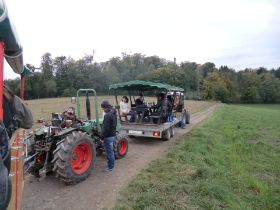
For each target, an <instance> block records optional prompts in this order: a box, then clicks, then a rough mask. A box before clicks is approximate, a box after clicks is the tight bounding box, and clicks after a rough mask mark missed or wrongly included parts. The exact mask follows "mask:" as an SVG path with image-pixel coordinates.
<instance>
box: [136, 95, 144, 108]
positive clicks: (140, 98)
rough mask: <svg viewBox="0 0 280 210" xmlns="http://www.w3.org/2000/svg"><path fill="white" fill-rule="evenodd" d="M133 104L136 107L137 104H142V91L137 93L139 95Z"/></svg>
mask: <svg viewBox="0 0 280 210" xmlns="http://www.w3.org/2000/svg"><path fill="white" fill-rule="evenodd" d="M135 105H136V107H137V106H138V107H140V106H142V105H144V95H143V93H140V94H139V97H138V98H137V99H136V100H135Z"/></svg>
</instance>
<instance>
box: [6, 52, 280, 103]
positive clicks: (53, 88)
mask: <svg viewBox="0 0 280 210" xmlns="http://www.w3.org/2000/svg"><path fill="white" fill-rule="evenodd" d="M27 66H28V67H29V68H30V69H31V71H32V72H33V74H32V75H31V76H29V77H27V78H26V79H25V99H39V98H51V97H66V96H74V95H76V91H77V90H78V89H79V88H94V89H95V90H96V91H97V93H98V95H102V94H112V93H110V92H109V88H108V87H109V85H110V84H113V83H118V82H125V81H129V80H136V79H138V80H146V81H151V82H161V83H168V84H171V85H174V86H178V87H182V88H184V90H185V95H186V98H188V99H205V100H219V101H222V102H231V103H277V102H280V67H279V68H277V69H266V68H264V67H260V68H257V69H250V68H247V69H244V70H241V71H238V72H237V71H235V70H234V69H232V68H229V67H227V66H221V67H219V68H217V67H216V66H215V64H214V63H212V62H206V63H204V64H198V63H195V62H189V61H186V62H181V63H180V64H177V63H175V62H171V61H167V60H165V59H163V58H160V57H158V56H145V55H143V54H141V53H135V54H126V53H123V54H122V56H121V57H112V58H111V59H109V60H108V61H106V62H100V63H98V62H94V59H93V56H92V55H86V56H84V57H83V58H81V59H79V60H75V59H73V58H71V57H66V56H58V57H55V58H52V56H51V54H50V53H45V54H44V55H43V56H42V59H41V65H40V71H36V68H35V67H34V66H33V65H32V64H28V65H27ZM5 84H7V85H8V86H9V87H10V88H11V89H12V90H13V91H14V93H16V94H18V93H19V88H20V79H19V78H17V79H13V80H11V79H10V80H5Z"/></svg>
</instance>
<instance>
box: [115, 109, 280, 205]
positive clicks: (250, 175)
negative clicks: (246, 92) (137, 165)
mask: <svg viewBox="0 0 280 210" xmlns="http://www.w3.org/2000/svg"><path fill="white" fill-rule="evenodd" d="M279 125H280V105H250V106H245V105H242V106H239V105H221V106H220V108H219V109H218V111H217V112H215V113H214V114H213V116H212V117H210V118H209V119H207V120H206V121H205V122H204V123H203V124H202V125H201V126H200V127H198V128H196V129H194V130H193V131H192V132H191V133H190V134H188V135H186V136H185V137H183V139H182V140H181V141H179V143H178V144H177V145H176V146H175V147H174V148H173V149H171V150H170V151H169V152H168V154H167V155H166V157H165V158H163V159H159V160H157V161H154V162H152V163H151V164H150V166H149V167H148V168H147V169H146V170H143V171H142V173H141V174H140V175H138V176H137V177H136V178H135V179H134V180H133V181H132V182H131V183H130V184H129V186H128V187H127V188H126V189H124V190H123V192H122V193H121V195H120V198H119V200H118V202H117V204H116V206H115V208H114V209H115V210H120V209H139V210H140V209H168V210H169V209H260V210H269V209H270V210H272V209H275V210H279V209H280V128H279Z"/></svg>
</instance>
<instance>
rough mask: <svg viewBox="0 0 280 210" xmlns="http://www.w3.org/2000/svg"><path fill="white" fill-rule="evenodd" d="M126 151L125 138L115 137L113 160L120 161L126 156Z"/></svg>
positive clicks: (126, 142)
mask: <svg viewBox="0 0 280 210" xmlns="http://www.w3.org/2000/svg"><path fill="white" fill-rule="evenodd" d="M127 151H128V141H127V138H126V137H125V136H120V135H117V137H116V140H115V143H114V152H115V158H116V159H121V158H123V157H124V156H126V154H127Z"/></svg>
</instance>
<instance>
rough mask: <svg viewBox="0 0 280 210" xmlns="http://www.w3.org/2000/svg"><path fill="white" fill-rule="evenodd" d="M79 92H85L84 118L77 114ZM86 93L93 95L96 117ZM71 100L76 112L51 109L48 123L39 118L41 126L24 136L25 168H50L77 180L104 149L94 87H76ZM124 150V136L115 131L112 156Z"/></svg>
mask: <svg viewBox="0 0 280 210" xmlns="http://www.w3.org/2000/svg"><path fill="white" fill-rule="evenodd" d="M81 94H85V96H86V115H87V119H86V120H82V119H81V118H80V116H81V110H80V95H81ZM89 95H91V96H93V103H94V109H95V117H96V119H92V118H91V110H90V108H91V107H90V97H89ZM71 101H72V102H74V103H76V107H77V108H76V109H77V116H76V115H75V113H71V110H68V111H66V112H64V113H62V114H58V113H52V119H51V124H47V123H46V122H42V124H43V125H42V127H40V128H38V129H36V130H35V132H34V133H33V134H30V135H29V136H28V138H27V139H26V142H27V143H26V154H27V156H26V158H25V171H26V172H28V173H31V174H33V175H35V176H36V177H45V176H46V174H47V173H48V172H54V173H55V175H56V177H58V178H59V179H60V180H62V181H64V182H65V183H66V184H75V183H79V182H81V181H83V180H85V179H86V178H87V177H88V176H89V175H90V174H91V172H92V170H93V169H94V163H95V159H96V154H101V153H102V152H104V145H103V140H102V139H101V137H100V133H101V128H102V121H103V119H99V117H98V116H99V114H98V107H97V96H96V92H95V90H94V89H80V90H78V91H77V97H76V98H75V97H72V99H71ZM70 109H71V108H70ZM73 110H74V109H73V108H72V112H73ZM68 112H70V114H69V113H68ZM118 125H119V123H118ZM118 127H119V126H117V131H118ZM127 151H128V141H127V138H126V136H121V135H119V134H118V135H117V138H116V141H115V143H114V152H115V157H116V159H120V158H123V157H124V156H126V154H127Z"/></svg>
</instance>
